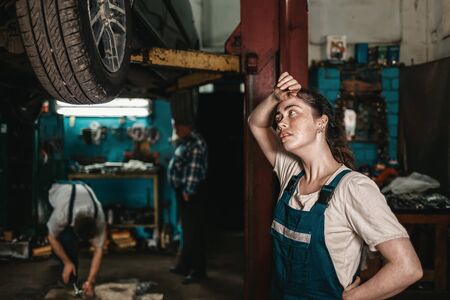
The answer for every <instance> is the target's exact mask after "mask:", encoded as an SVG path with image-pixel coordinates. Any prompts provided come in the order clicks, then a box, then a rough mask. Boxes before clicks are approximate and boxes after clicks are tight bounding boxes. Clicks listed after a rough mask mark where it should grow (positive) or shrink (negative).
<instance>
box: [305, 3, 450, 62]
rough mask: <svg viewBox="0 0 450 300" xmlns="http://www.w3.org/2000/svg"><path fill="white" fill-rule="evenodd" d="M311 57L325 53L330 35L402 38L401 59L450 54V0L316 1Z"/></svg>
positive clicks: (380, 40) (350, 39)
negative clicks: (326, 38) (327, 36)
mask: <svg viewBox="0 0 450 300" xmlns="http://www.w3.org/2000/svg"><path fill="white" fill-rule="evenodd" d="M309 22H310V23H309V24H310V45H309V55H310V56H309V59H310V61H311V60H322V59H325V57H326V55H325V36H326V35H333V34H336V35H346V36H347V43H348V50H349V51H348V53H347V54H348V56H353V53H354V51H353V47H354V43H356V42H365V43H371V44H400V60H401V61H402V62H404V63H405V64H407V65H412V64H420V63H425V62H429V61H434V60H438V59H441V58H444V57H448V56H450V0H365V1H360V0H340V1H333V0H313V1H310V18H309Z"/></svg>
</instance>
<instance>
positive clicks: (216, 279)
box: [0, 233, 450, 300]
mask: <svg viewBox="0 0 450 300" xmlns="http://www.w3.org/2000/svg"><path fill="white" fill-rule="evenodd" d="M174 260H175V257H174V255H173V254H169V253H148V252H147V253H145V252H142V251H137V252H124V253H112V252H111V253H108V254H106V255H105V256H104V260H103V264H102V269H101V272H100V274H99V275H98V278H97V282H98V283H99V284H100V283H106V282H119V281H121V280H130V279H138V280H141V281H152V282H156V283H157V284H158V286H157V287H155V288H153V289H152V290H151V291H150V292H152V293H161V294H164V298H163V299H164V300H234V299H243V287H244V284H243V274H244V273H243V272H244V239H243V234H242V233H227V234H223V235H222V236H221V237H218V238H216V240H215V241H213V242H212V243H210V246H209V252H208V279H206V280H205V281H203V282H201V283H198V284H191V285H182V284H181V277H179V276H177V275H174V274H171V273H169V272H168V269H169V267H170V266H172V264H173V263H174ZM55 266H56V263H55V261H53V260H52V259H46V260H40V261H4V260H0V299H5V300H6V299H7V300H32V299H43V298H44V296H45V295H46V294H47V292H48V291H49V290H50V289H51V288H53V287H55V278H54V274H55V273H54V270H55ZM88 266H89V259H88V257H83V258H82V260H81V262H80V275H81V276H83V274H86V272H87V268H88ZM395 299H397V300H406V299H408V300H410V299H417V300H421V299H423V300H429V299H433V300H440V299H450V293H449V292H446V291H444V292H434V291H432V290H424V289H422V290H417V289H412V290H407V291H405V292H403V293H402V294H400V295H399V296H397V297H395Z"/></svg>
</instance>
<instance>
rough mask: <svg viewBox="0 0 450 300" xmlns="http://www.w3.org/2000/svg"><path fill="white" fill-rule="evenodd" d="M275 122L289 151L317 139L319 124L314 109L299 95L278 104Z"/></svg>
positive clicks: (280, 136)
mask: <svg viewBox="0 0 450 300" xmlns="http://www.w3.org/2000/svg"><path fill="white" fill-rule="evenodd" d="M275 122H276V124H277V133H278V136H279V138H280V140H281V142H282V144H283V146H284V148H285V149H286V150H287V151H293V150H295V149H299V148H301V147H304V146H306V145H308V144H310V143H312V142H313V141H314V140H315V139H316V136H317V128H318V127H317V126H318V125H317V120H316V118H315V117H314V116H313V110H312V108H311V107H310V106H309V105H307V104H306V103H305V102H304V101H303V100H301V99H299V98H297V97H292V98H290V99H288V100H285V101H282V102H280V104H278V107H277V112H276V114H275Z"/></svg>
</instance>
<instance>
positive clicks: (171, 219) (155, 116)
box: [64, 100, 177, 227]
mask: <svg viewBox="0 0 450 300" xmlns="http://www.w3.org/2000/svg"><path fill="white" fill-rule="evenodd" d="M152 105H153V107H152V111H153V112H152V115H151V116H150V117H149V118H126V121H125V123H123V124H120V122H119V120H120V118H113V117H102V118H93V117H77V118H76V119H75V123H74V124H73V126H72V127H71V126H70V118H69V117H65V118H64V152H65V157H66V158H67V159H71V157H73V156H77V155H82V156H90V157H93V156H105V158H106V161H109V162H122V161H123V159H124V152H125V151H132V150H133V142H132V140H131V139H130V138H129V137H128V135H127V129H128V128H129V127H131V126H133V124H136V123H139V124H144V125H145V126H154V127H156V128H157V129H158V131H159V134H160V138H159V140H158V141H157V142H156V143H155V144H153V145H152V146H151V151H152V152H159V153H160V163H161V172H160V176H159V189H158V190H159V203H160V207H162V209H161V212H162V215H161V216H160V219H161V220H162V224H165V223H170V224H172V225H173V226H174V227H175V226H176V220H177V215H176V211H177V210H176V200H175V194H174V191H173V189H172V188H171V187H170V185H169V184H168V182H167V179H166V178H167V176H166V170H167V165H168V163H169V160H170V158H171V156H172V153H173V150H174V149H173V146H172V144H171V143H169V138H170V137H171V135H172V125H171V115H172V113H171V110H170V103H169V102H167V101H164V100H154V101H153V104H152ZM93 121H95V122H98V123H99V124H100V125H101V126H105V127H107V133H106V138H105V139H104V140H102V142H101V143H100V144H99V145H94V144H92V145H87V144H86V143H85V142H84V140H83V139H82V137H81V131H82V129H83V128H89V125H90V123H91V122H93ZM85 181H86V182H88V183H89V184H90V185H91V186H92V187H93V189H94V191H95V193H96V195H97V197H98V198H99V201H100V202H101V203H102V204H103V206H108V205H113V204H122V205H124V206H128V207H149V206H150V207H153V205H152V204H153V182H152V180H148V179H127V180H117V179H114V180H100V179H98V180H97V179H96V180H85Z"/></svg>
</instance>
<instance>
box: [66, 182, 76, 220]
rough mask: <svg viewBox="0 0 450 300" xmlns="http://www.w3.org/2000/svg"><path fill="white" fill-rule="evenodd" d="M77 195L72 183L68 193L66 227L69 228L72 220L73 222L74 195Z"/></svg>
mask: <svg viewBox="0 0 450 300" xmlns="http://www.w3.org/2000/svg"><path fill="white" fill-rule="evenodd" d="M76 194H77V191H76V186H75V184H74V183H72V192H71V193H70V202H69V215H68V216H69V219H68V222H67V226H71V225H72V220H73V205H74V203H75V195H76Z"/></svg>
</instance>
